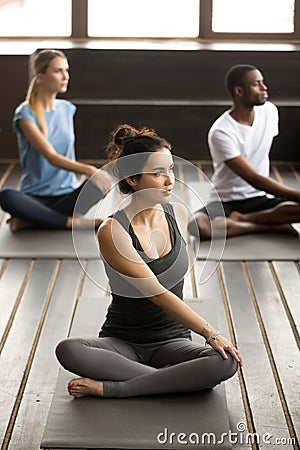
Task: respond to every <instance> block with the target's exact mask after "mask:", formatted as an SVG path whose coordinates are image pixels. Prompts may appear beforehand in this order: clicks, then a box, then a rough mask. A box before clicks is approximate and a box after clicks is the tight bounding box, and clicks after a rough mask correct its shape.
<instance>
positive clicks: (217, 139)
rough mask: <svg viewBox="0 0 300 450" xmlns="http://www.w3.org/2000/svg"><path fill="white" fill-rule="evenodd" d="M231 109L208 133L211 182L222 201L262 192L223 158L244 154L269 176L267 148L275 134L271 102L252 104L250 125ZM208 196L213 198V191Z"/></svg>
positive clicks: (276, 126) (252, 195) (274, 114)
mask: <svg viewBox="0 0 300 450" xmlns="http://www.w3.org/2000/svg"><path fill="white" fill-rule="evenodd" d="M230 112H231V110H228V111H226V112H225V113H224V114H222V115H221V116H220V117H219V118H218V119H217V120H216V121H215V123H214V124H213V125H212V127H211V129H210V130H209V133H208V145H209V149H210V153H211V157H212V160H213V167H214V174H213V177H212V182H213V184H214V187H215V189H216V190H217V192H218V194H219V197H220V199H221V200H222V201H224V202H226V201H230V200H244V199H246V198H250V197H256V196H259V195H265V192H263V191H260V190H258V189H256V188H254V187H253V186H251V185H250V184H249V183H247V182H246V181H245V180H243V179H242V178H241V177H240V176H238V175H236V174H235V173H234V172H233V171H232V170H231V169H229V167H227V165H226V164H225V161H228V160H229V159H232V158H235V157H237V156H240V155H242V156H244V158H246V159H247V161H248V162H249V163H250V164H251V165H252V166H253V167H254V168H255V170H256V171H257V173H259V174H260V175H263V176H269V173H270V172H269V171H270V160H269V152H270V149H271V146H272V142H273V138H274V136H276V135H277V134H278V110H277V107H276V106H275V105H273V103H271V102H266V103H265V104H264V105H260V106H254V121H253V124H252V126H248V125H243V124H240V123H239V122H237V121H236V120H235V119H233V117H232V116H231V115H230ZM211 200H212V201H213V200H216V197H215V195H214V194H213V193H212V195H211Z"/></svg>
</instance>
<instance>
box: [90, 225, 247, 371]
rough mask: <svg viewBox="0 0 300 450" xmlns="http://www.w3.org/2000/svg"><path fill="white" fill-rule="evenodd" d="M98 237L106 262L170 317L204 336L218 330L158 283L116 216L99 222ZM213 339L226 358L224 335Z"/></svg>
mask: <svg viewBox="0 0 300 450" xmlns="http://www.w3.org/2000/svg"><path fill="white" fill-rule="evenodd" d="M98 240H99V246H100V251H101V255H102V257H103V258H104V259H105V260H106V261H107V263H108V264H109V265H110V266H111V267H113V269H114V270H116V271H117V272H118V273H119V274H121V275H122V276H123V277H124V279H126V280H127V281H128V282H130V283H131V284H133V285H134V286H135V287H136V288H137V289H138V290H139V291H140V292H142V294H143V295H144V296H145V297H147V298H149V300H151V301H152V302H153V303H154V304H155V305H157V306H158V307H159V308H161V309H162V310H164V311H165V312H166V313H167V314H168V315H169V316H170V317H172V318H173V319H174V320H176V321H177V322H179V323H180V324H182V325H183V326H185V327H186V328H189V329H190V330H192V331H194V332H195V333H197V334H199V335H201V336H203V337H204V338H207V337H208V336H210V335H211V334H212V333H213V332H214V331H215V329H214V327H213V326H211V325H209V326H207V322H206V320H205V319H204V318H202V317H200V316H198V314H196V313H195V312H194V311H193V310H192V309H191V308H190V307H189V306H188V305H186V304H185V303H184V302H182V301H181V299H180V298H179V297H177V296H176V295H175V294H173V293H172V292H170V291H168V290H167V289H166V288H164V287H163V286H162V285H161V284H160V283H159V281H158V280H157V278H156V276H155V274H154V273H153V272H152V271H151V269H150V268H149V267H148V265H147V264H146V263H145V262H144V261H143V259H142V258H141V257H140V256H139V254H138V253H137V251H136V250H135V248H134V247H133V245H132V242H131V238H130V236H129V235H128V233H126V231H125V230H124V229H123V227H122V226H121V225H120V224H119V223H118V222H117V221H116V220H114V219H108V220H106V221H105V222H104V223H103V224H102V225H101V226H100V228H99V231H98ZM125 255H126V256H125ZM211 343H212V346H213V347H214V348H215V349H216V350H218V351H219V352H220V354H221V355H222V356H223V357H224V358H227V356H226V353H225V350H224V349H225V348H226V347H227V346H228V344H229V343H228V341H227V340H226V339H225V338H223V337H222V336H218V337H217V338H216V340H215V341H211ZM229 351H230V352H231V354H232V356H233V357H234V358H235V359H236V360H237V361H238V362H241V358H240V355H239V353H238V351H237V350H236V349H235V348H234V347H231V350H229Z"/></svg>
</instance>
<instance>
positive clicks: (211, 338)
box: [205, 330, 221, 345]
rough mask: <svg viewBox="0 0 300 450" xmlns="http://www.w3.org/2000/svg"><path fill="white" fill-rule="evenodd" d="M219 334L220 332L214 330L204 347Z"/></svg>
mask: <svg viewBox="0 0 300 450" xmlns="http://www.w3.org/2000/svg"><path fill="white" fill-rule="evenodd" d="M219 334H221V333H220V331H218V330H216V331H215V332H214V333H212V334H211V335H210V336H208V338H207V339H206V341H205V345H208V344H209V343H210V341H214V340H215V339H216V337H217V336H219Z"/></svg>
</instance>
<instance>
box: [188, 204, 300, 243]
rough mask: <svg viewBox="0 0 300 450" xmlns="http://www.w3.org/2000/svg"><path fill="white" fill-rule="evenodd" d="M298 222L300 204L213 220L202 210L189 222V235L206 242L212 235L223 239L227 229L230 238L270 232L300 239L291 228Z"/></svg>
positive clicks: (284, 205) (279, 205)
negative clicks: (290, 235)
mask: <svg viewBox="0 0 300 450" xmlns="http://www.w3.org/2000/svg"><path fill="white" fill-rule="evenodd" d="M297 222H300V204H299V203H295V202H282V203H279V204H278V205H276V206H274V207H273V208H270V209H264V210H261V211H253V212H250V213H244V214H243V213H241V212H239V211H232V212H230V214H229V215H228V217H221V216H220V217H214V218H213V219H212V220H210V218H209V216H208V215H207V214H205V213H204V212H202V211H199V212H197V213H196V214H195V216H194V218H193V219H192V221H191V222H190V223H189V232H190V233H191V234H192V235H194V236H197V237H199V235H200V237H201V239H203V240H205V239H210V238H211V237H212V236H213V237H216V238H220V237H224V230H225V232H226V236H227V237H231V236H239V235H242V234H250V233H268V232H275V233H287V234H292V235H294V236H298V232H297V231H296V230H295V228H294V227H293V226H292V225H291V224H292V223H297Z"/></svg>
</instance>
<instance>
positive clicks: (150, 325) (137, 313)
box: [99, 204, 191, 344]
mask: <svg viewBox="0 0 300 450" xmlns="http://www.w3.org/2000/svg"><path fill="white" fill-rule="evenodd" d="M162 207H163V209H164V212H165V217H166V220H167V223H168V226H169V231H170V237H171V244H172V248H171V250H170V252H169V253H168V254H166V255H164V256H163V257H162V258H156V259H151V258H149V257H148V256H147V255H146V254H145V252H144V251H143V249H142V246H141V244H140V242H139V240H138V238H137V236H136V234H135V233H134V230H133V228H132V226H131V224H130V222H129V220H128V217H127V215H126V213H125V212H124V210H119V211H117V212H116V213H115V214H113V215H112V216H111V217H113V218H114V219H115V220H117V221H118V222H119V223H120V224H121V225H122V226H123V228H124V229H125V230H126V231H127V232H128V233H129V235H130V237H131V239H132V242H133V246H134V248H135V249H136V250H137V251H138V253H139V254H140V256H141V258H143V260H144V261H145V262H146V264H147V265H148V266H149V267H150V269H151V270H152V272H153V273H154V274H155V275H156V276H157V278H158V280H159V282H160V283H161V284H162V285H163V286H164V287H165V288H166V289H168V290H169V291H171V292H173V293H174V294H176V295H177V296H178V297H179V298H181V299H182V289H183V278H184V275H185V273H186V271H187V269H188V254H187V250H186V243H185V241H184V239H183V237H182V236H181V233H180V231H179V228H178V225H177V222H176V219H175V215H174V210H173V207H172V205H170V204H165V205H162ZM104 265H105V270H106V273H107V276H108V278H109V282H110V288H111V295H112V302H111V304H110V306H109V307H108V311H107V315H106V320H105V322H104V324H103V325H102V328H101V330H100V333H99V337H102V336H110V337H116V338H119V339H122V340H124V341H128V342H133V343H136V344H142V343H149V342H158V341H163V340H166V339H174V338H188V339H191V333H190V331H189V330H188V329H187V328H185V327H184V326H182V325H180V324H179V323H178V322H176V321H175V320H174V319H172V318H171V317H170V316H168V314H166V313H165V312H164V311H163V310H162V309H160V308H159V307H158V306H156V305H155V304H154V303H153V302H151V301H150V300H149V299H148V298H146V297H144V296H143V294H141V292H139V291H138V290H137V289H136V288H135V287H133V286H132V285H131V284H130V283H129V282H127V281H126V280H124V278H123V277H122V276H121V275H119V274H118V273H117V272H116V271H115V270H114V269H113V268H112V267H111V266H110V265H109V264H107V263H106V262H105V263H104Z"/></svg>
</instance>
